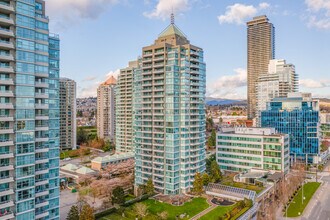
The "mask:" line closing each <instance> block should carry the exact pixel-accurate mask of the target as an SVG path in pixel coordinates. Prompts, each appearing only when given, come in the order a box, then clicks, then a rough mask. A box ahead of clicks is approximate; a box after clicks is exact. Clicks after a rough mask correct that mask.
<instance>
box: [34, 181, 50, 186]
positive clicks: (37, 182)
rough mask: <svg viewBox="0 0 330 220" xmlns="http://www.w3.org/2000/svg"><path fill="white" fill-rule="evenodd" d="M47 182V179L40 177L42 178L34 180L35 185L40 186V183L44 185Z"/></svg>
mask: <svg viewBox="0 0 330 220" xmlns="http://www.w3.org/2000/svg"><path fill="white" fill-rule="evenodd" d="M48 183H49V181H48V179H42V180H36V183H35V185H36V186H41V185H46V184H48Z"/></svg>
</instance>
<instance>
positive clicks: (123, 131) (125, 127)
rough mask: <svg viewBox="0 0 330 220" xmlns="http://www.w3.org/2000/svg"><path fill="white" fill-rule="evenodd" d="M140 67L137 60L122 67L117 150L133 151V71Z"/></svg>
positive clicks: (118, 100)
mask: <svg viewBox="0 0 330 220" xmlns="http://www.w3.org/2000/svg"><path fill="white" fill-rule="evenodd" d="M137 67H138V62H137V61H132V62H129V65H128V67H127V68H124V69H121V70H120V74H119V76H118V81H117V87H116V152H118V153H119V152H131V151H133V150H134V149H133V141H132V133H133V131H132V129H133V127H132V126H133V124H132V119H133V112H132V107H133V105H132V100H133V98H132V93H133V73H134V71H135V70H136V68H137Z"/></svg>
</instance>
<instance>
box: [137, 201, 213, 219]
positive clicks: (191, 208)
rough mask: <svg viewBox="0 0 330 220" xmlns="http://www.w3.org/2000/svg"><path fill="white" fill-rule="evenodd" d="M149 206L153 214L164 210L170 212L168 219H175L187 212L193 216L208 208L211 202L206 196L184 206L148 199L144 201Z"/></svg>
mask: <svg viewBox="0 0 330 220" xmlns="http://www.w3.org/2000/svg"><path fill="white" fill-rule="evenodd" d="M143 203H144V204H146V205H147V206H148V207H149V209H148V210H149V212H150V213H151V214H154V215H156V214H157V213H160V212H162V211H167V212H168V219H169V220H170V219H175V217H176V216H177V215H180V214H183V213H186V214H187V215H189V216H190V217H193V216H195V215H197V214H198V213H200V212H201V211H203V210H204V209H207V208H208V207H209V204H208V203H207V202H206V199H204V198H194V199H193V200H192V201H191V202H186V203H185V204H184V205H183V206H172V205H170V204H167V203H160V202H158V201H156V200H151V199H148V200H146V201H144V202H143Z"/></svg>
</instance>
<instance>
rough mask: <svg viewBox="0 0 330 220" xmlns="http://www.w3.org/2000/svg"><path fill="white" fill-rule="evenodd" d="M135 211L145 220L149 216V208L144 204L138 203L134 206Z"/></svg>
mask: <svg viewBox="0 0 330 220" xmlns="http://www.w3.org/2000/svg"><path fill="white" fill-rule="evenodd" d="M133 210H134V211H135V212H136V214H137V215H138V216H139V217H140V218H143V217H145V216H147V215H148V207H147V206H146V205H145V204H143V203H136V204H135V205H134V206H133Z"/></svg>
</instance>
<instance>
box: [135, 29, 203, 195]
mask: <svg viewBox="0 0 330 220" xmlns="http://www.w3.org/2000/svg"><path fill="white" fill-rule="evenodd" d="M203 57H204V55H203V50H202V49H201V48H198V47H195V46H193V45H191V44H190V43H189V41H188V40H187V38H186V37H185V36H184V34H183V33H182V32H181V31H180V30H179V29H178V28H177V27H176V26H175V25H174V24H171V25H170V26H168V27H167V28H166V29H165V30H164V32H163V33H162V34H161V35H160V36H159V38H158V39H157V40H156V41H155V44H153V45H151V46H148V47H144V48H143V50H142V58H141V60H139V66H140V68H137V69H135V71H134V74H133V75H134V76H133V77H134V79H133V103H134V104H133V148H134V149H135V153H136V158H135V160H136V166H135V184H136V185H137V186H138V185H140V184H143V183H145V182H146V181H147V180H148V179H149V178H151V179H152V180H153V183H154V186H155V189H156V190H157V191H158V192H160V193H164V194H178V193H182V192H187V191H189V190H190V188H191V187H192V182H193V180H194V175H195V174H196V173H197V172H203V171H204V170H205V148H204V147H205V78H206V73H205V63H204V60H203Z"/></svg>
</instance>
